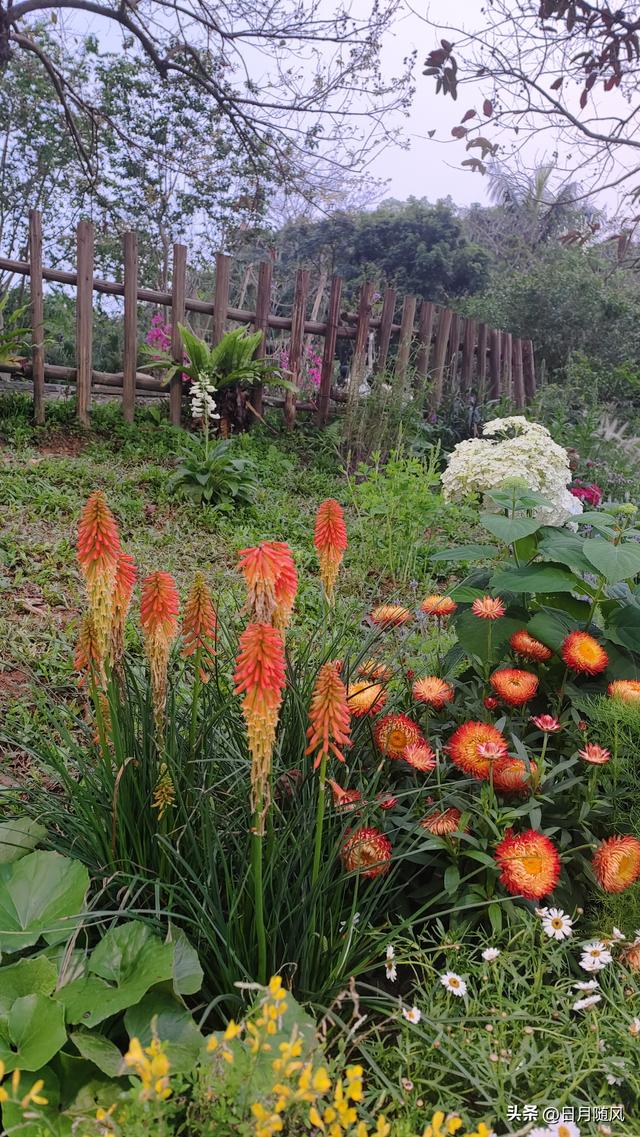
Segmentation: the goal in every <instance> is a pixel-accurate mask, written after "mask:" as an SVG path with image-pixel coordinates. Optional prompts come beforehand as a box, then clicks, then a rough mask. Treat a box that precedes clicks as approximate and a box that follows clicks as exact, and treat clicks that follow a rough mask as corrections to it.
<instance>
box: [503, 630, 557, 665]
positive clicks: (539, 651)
mask: <svg viewBox="0 0 640 1137" xmlns="http://www.w3.org/2000/svg"><path fill="white" fill-rule="evenodd" d="M509 643H510V645H511V647H512V648H513V650H514V651H515V653H516V655H521V656H522V658H523V659H530V660H532V662H535V663H546V661H547V660H548V659H551V656H552V655H553V652H552V651H551V648H549V647H547V645H546V644H543V643H540V640H536V639H535V638H534V637H533V636H530V635H529V633H528V631H527V629H526V628H521V629H520V631H518V632H514V633H513V635H512V636H511V638H510V640H509Z"/></svg>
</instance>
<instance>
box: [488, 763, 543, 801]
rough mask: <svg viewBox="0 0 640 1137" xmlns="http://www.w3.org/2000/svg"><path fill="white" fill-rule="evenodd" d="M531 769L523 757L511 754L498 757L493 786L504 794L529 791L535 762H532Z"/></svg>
mask: <svg viewBox="0 0 640 1137" xmlns="http://www.w3.org/2000/svg"><path fill="white" fill-rule="evenodd" d="M530 765H531V769H529V767H528V766H527V764H526V762H524V761H523V759H522V758H514V757H512V756H511V755H510V754H507V755H506V756H505V757H502V758H498V759H497V760H496V761H495V762H494V764H493V771H492V778H493V787H494V789H496V790H497V791H498V792H499V793H502V794H523V793H529V791H530V789H531V775H532V774H535V772H536V766H535V762H531V764H530Z"/></svg>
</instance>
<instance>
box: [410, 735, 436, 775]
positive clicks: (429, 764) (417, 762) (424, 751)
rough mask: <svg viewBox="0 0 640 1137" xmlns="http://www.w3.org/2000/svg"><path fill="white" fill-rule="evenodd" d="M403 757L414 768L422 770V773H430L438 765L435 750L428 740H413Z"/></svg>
mask: <svg viewBox="0 0 640 1137" xmlns="http://www.w3.org/2000/svg"><path fill="white" fill-rule="evenodd" d="M402 757H403V758H404V760H405V762H408V764H409V765H410V766H413V768H414V770H420V772H421V773H422V774H428V773H429V771H430V770H434V769H435V767H436V756H435V752H434V751H433V750H432V749H431V747H430V746H429V743H428V742H424V741H423V742H412V743H411V744H410V745H409V746H406V747H405V749H404V751H403V754H402Z"/></svg>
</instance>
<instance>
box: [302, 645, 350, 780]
mask: <svg viewBox="0 0 640 1137" xmlns="http://www.w3.org/2000/svg"><path fill="white" fill-rule="evenodd" d="M309 722H310V726H309V727H308V728H307V738H308V739H309V745H308V746H307V749H306V751H305V753H306V754H313V753H316V752H317V753H316V760H315V762H314V764H313V768H314V770H316V769H317V768H318V766H319V765H320V762H321V760H322V757H323V755H326V756H328V755H329V753H331V754H333V755H334V756H335V757H336V758H337V759H338V761H340V762H344V760H345V759H344V754H343V753H342V749H341V748H344V747H347V746H350V745H351V739H350V738H349V729H350V726H349V724H350V715H349V706H348V703H347V689H346V687H345V685H344V683H343V682H342V679H341V678H340V676H339V675H338V672H337V669H336V667H335V665H334V664H333V663H325V664H323V666H322V667H321V668H320V671H319V672H318V678H317V680H316V685H315V687H314V689H313V695H312V697H311V706H310V707H309Z"/></svg>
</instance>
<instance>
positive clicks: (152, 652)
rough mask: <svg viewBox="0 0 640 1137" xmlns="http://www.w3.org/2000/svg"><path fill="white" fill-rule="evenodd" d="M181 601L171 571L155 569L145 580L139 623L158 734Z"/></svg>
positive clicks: (161, 722)
mask: <svg viewBox="0 0 640 1137" xmlns="http://www.w3.org/2000/svg"><path fill="white" fill-rule="evenodd" d="M179 606H180V601H179V598H178V589H177V588H176V582H175V580H174V579H173V577H172V576H170V575H169V573H168V572H154V573H152V574H151V576H148V577H147V578H146V580H143V582H142V596H141V598H140V624H141V625H142V631H143V633H144V642H145V650H146V653H147V659H148V660H149V666H150V668H151V694H152V698H153V713H154V717H155V722H156V730H157V732H158V734H160V733H161V731H162V724H163V721H164V708H165V703H166V698H167V667H168V664H169V652H170V650H171V644H172V643H173V641H174V639H175V637H176V633H177V631H178V608H179Z"/></svg>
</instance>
